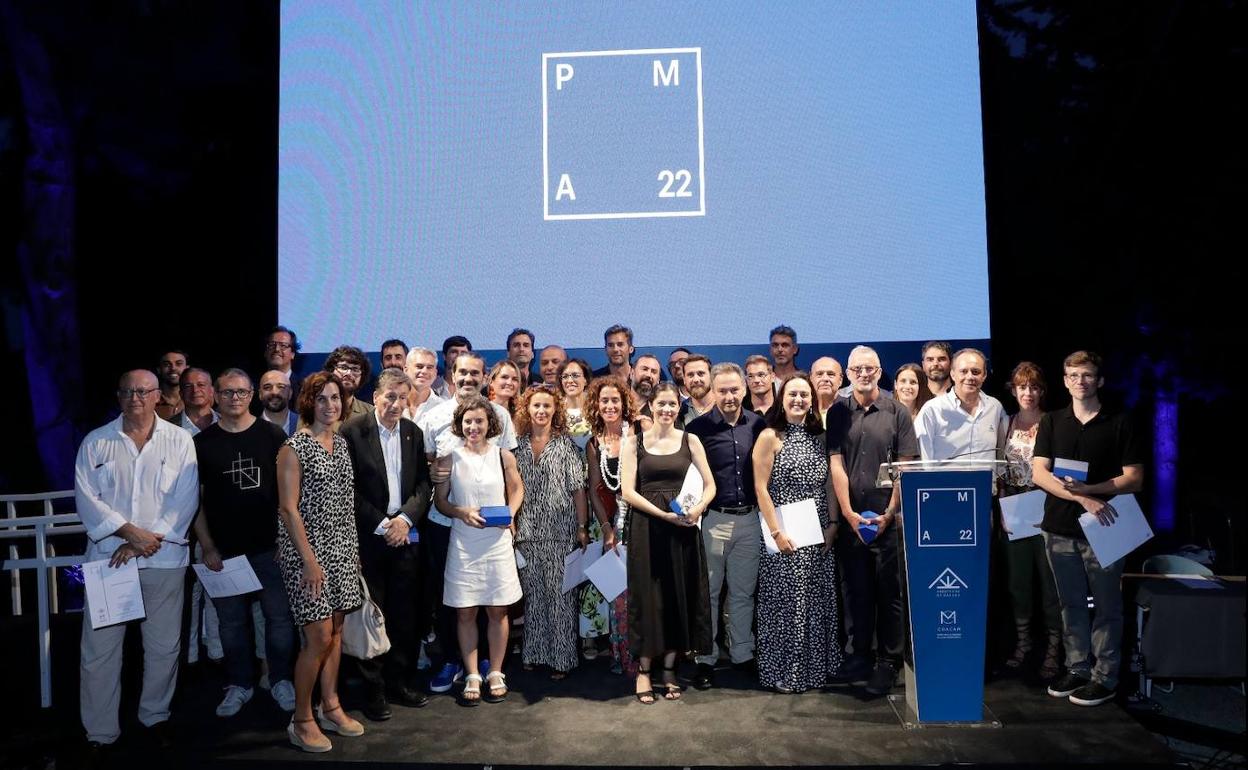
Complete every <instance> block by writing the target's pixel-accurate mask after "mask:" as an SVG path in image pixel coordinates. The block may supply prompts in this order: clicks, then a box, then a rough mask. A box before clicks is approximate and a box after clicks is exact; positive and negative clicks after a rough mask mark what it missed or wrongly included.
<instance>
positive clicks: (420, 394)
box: [403, 348, 446, 423]
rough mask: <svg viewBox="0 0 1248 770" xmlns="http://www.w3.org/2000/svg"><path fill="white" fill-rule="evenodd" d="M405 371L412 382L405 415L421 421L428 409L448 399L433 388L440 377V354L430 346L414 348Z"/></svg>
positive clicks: (409, 355) (410, 418)
mask: <svg viewBox="0 0 1248 770" xmlns="http://www.w3.org/2000/svg"><path fill="white" fill-rule="evenodd" d="M403 371H404V372H405V373H406V374H407V377H408V379H409V380H411V383H412V390H411V392H410V393H408V395H407V407H406V408H404V409H403V416H404V417H406V418H407V419H409V420H411V421H412V422H415V423H419V422H420V418H421V417H422V416H424V414H425V412H426V411H428V410H430V409H432V408H433V407H435V406H437V405H438V404H440V403H442V402H443V401H445V400H446V399H445V398H443V397H442V396H439V395H438V394H437V392H436V391H435V390H434V388H433V383H434V382H436V381H437V379H438V354H437V353H435V352H433V351H432V350H430V349H429V348H412V349H411V350H410V351H408V353H407V362H406V363H405V365H404V368H403Z"/></svg>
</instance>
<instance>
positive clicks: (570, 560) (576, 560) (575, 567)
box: [563, 548, 585, 594]
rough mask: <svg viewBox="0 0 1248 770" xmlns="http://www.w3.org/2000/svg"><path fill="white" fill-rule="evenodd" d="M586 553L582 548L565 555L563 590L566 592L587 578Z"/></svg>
mask: <svg viewBox="0 0 1248 770" xmlns="http://www.w3.org/2000/svg"><path fill="white" fill-rule="evenodd" d="M584 557H585V553H584V552H583V551H582V550H581V549H580V548H574V549H572V553H570V554H568V555H567V556H565V557H563V592H564V593H565V594H566V593H567V592H568V591H571V590H572V589H573V588H576V587H577V586H579V585H580V584H581V583H582V582H583V581H584V580H585V564H584V562H583V559H584Z"/></svg>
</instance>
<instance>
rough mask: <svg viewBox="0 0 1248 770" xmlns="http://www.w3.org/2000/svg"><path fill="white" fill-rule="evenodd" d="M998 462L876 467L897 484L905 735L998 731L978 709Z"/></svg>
mask: <svg viewBox="0 0 1248 770" xmlns="http://www.w3.org/2000/svg"><path fill="white" fill-rule="evenodd" d="M1006 464H1007V461H1004V460H944V461H936V460H919V461H912V462H900V463H886V464H885V465H882V466H881V474H880V482H879V483H880V485H881V486H891V485H892V484H894V483H900V484H901V513H900V518H899V526H900V527H901V533H900V534H901V538H900V543H901V553H900V560H901V569H902V572H903V576H904V578H905V595H906V606H907V610H908V618H909V624H908V625H909V632H910V644H909V647H908V650H907V652H906V661H905V684H906V694H905V699H904V703H903V702H902V699H901V698H900V697H898V696H890V702H891V703H892V705H893V709H894V711H895V712H896V713H897V716H898V719H899V720H900V721H901V723H902V725H903V726H905V727H906V728H918V727H932V726H966V727H1000V726H1001V722H1000V721H999V720H997V719H996V718H995V717H994V716H993V715H992V713H991V712H990V711H989V710H988V708H987V706H986V705H985V704H984V646H985V642H986V638H987V619H988V580H989V571H988V555H989V549H990V548H991V540H992V485H993V477H994V475H995V474H996V473H998V472H1000V470H1002V469H1003V466H1005V465H1006Z"/></svg>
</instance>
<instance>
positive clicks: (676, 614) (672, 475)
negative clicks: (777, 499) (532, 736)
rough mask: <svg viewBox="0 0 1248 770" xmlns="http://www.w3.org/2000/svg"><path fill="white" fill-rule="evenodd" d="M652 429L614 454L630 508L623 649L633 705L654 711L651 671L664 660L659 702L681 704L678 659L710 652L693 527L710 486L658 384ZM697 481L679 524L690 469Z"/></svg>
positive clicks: (671, 393) (696, 449)
mask: <svg viewBox="0 0 1248 770" xmlns="http://www.w3.org/2000/svg"><path fill="white" fill-rule="evenodd" d="M650 408H651V411H652V412H653V414H654V424H653V426H652V427H651V428H650V429H649V430H647V431H644V432H642V433H638V434H636V435H633V436H629V437H628V438H627V439H626V440H625V443H624V447H623V448H622V449H621V451H620V460H621V463H620V477H621V481H622V490H623V496H624V500H625V501H626V502H627V503H628V504H629V509H630V511H629V514H630V520H629V527H630V531H629V539H628V592H629V604H628V615H629V647H630V648H631V650H632V653H633V655H634V656H636V657H637V658H638V663H639V665H638V668H637V687H636V693H637V698H638V700H640V701H641V702H642V703H653V702H654V695H653V692H652V684H651V681H650V676H649V674H650V663H651V660H652V659H654V658H659V657H661V658H662V659H663V688H662V692H663V696H664V698H665V699H667V700H676V699H678V698H679V697H680V691H681V688H680V687H679V685H677V684H676V656H677V653H680V654H682V655H694V654H698V653H705V652H706V651H707V650H709V649H710V648H711V613H710V598H709V597H710V592H709V589H708V583H707V576H706V555H705V553H704V551H703V550H702V537H701V533H700V532H699V530H698V527H697V523H698V521H699V520H700V519H701V517H702V514H703V513H704V512H705V511H706V506H707V504H708V503H709V502H710V501H711V500H712V499H713V498H714V497H715V482H714V480H713V479H712V477H711V471H710V468H709V467H708V465H707V462H706V453H705V452H704V451H703V449H702V444H701V443H700V442H699V441H698V438H697V436H691V435H689V434H688V433H685V432H683V431H679V430H676V428H675V427H674V423H675V420H676V414H677V412H678V411H679V410H680V395H679V392H678V391H677V390H676V387H675V386H674V385H672V384H671V383H670V382H662V383H659V386H658V387H657V388H656V389H655V392H654V395H653V397H652V398H651V401H650ZM690 465H693V466H695V467H697V469H698V472H699V473H700V474H701V475H702V493H701V497H700V498H699V499H697V500H696V501H693V502H692V504H690V505H686V506H685V507H684V511H685V515H684V516H678V515H677V514H676V513H674V512H673V511H672V509H671V507H670V504H671V502H672V500H673V499H674V498H676V496H677V495H678V493H679V492H680V488H681V485H682V484H684V481H685V475H686V474H687V473H688V471H689V466H690Z"/></svg>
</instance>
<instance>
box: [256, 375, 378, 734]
mask: <svg viewBox="0 0 1248 770" xmlns="http://www.w3.org/2000/svg"><path fill="white" fill-rule="evenodd" d="M341 415H342V383H341V382H340V381H339V380H338V378H337V376H336V375H334V374H332V373H330V372H317V373H316V374H314V375H312V376H311V377H309V378H308V379H306V380H304V382H303V386H302V387H301V388H300V391H299V416H300V417H301V418H302V419H303V422H304V423H305V424H306V425H307V426H308V427H306V428H303V429H302V430H300V431H299V432H298V433H296V434H295V435H293V436H291V437H290V438H289V439H288V440H287V441H286V445H285V446H283V447H282V449H281V451H279V452H278V454H277V488H278V498H279V513H280V515H281V522H280V524H279V526H278V533H277V547H278V554H279V557H280V560H281V568H282V579H283V581H284V582H285V584H286V594H287V596H288V597H289V598H290V612H291V615H292V616H293V618H294V620H295V623H296V624H298V625H299V626H301V627H302V628H303V637H304V645H303V649H302V650H300V651H299V657H298V658H297V659H296V660H295V714H294V717H293V719H291V723H290V725H289V726H288V727H287V728H286V733H287V736H288V737H289V738H290V742H291V743H293V744H294V745H295V746H298V747H299V748H301V749H303V750H304V751H310V752H322V751H329V750H330V749H331V748H332V745H331V744H330V742H329V739H328V738H326V737H325V733H324V732H322V730H329V731H330V732H335V733H338V734H339V735H362V734H363V733H364V727H363V725H361V724H360V723H359V722H358V721H356V720H355V719H352V718H351V717H350V716H348V715H347V713H346V712H345V711H343V710H342V705H341V704H340V703H339V700H338V663H339V661H340V659H341V656H342V619H343V616H344V615H345V614H346V613H347V612H348V611H350V610H352V609H355V608H356V607H358V606H360V604H361V603H362V602H363V596H362V594H361V592H360V555H359V541H358V539H357V535H356V531H355V498H354V485H353V473H352V469H351V458H350V456H349V455H348V454H347V443H346V441H345V440H344V439H343V438H342V437H341V436H339V435H338V432H337V429H336V428H337V423H338V419H339V418H340V417H341ZM318 679H319V680H320V685H321V703H320V705H319V706H318V707H317V709H316V714H315V716H313V712H312V689H313V687H314V686H315V685H316V683H317V680H318Z"/></svg>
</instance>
